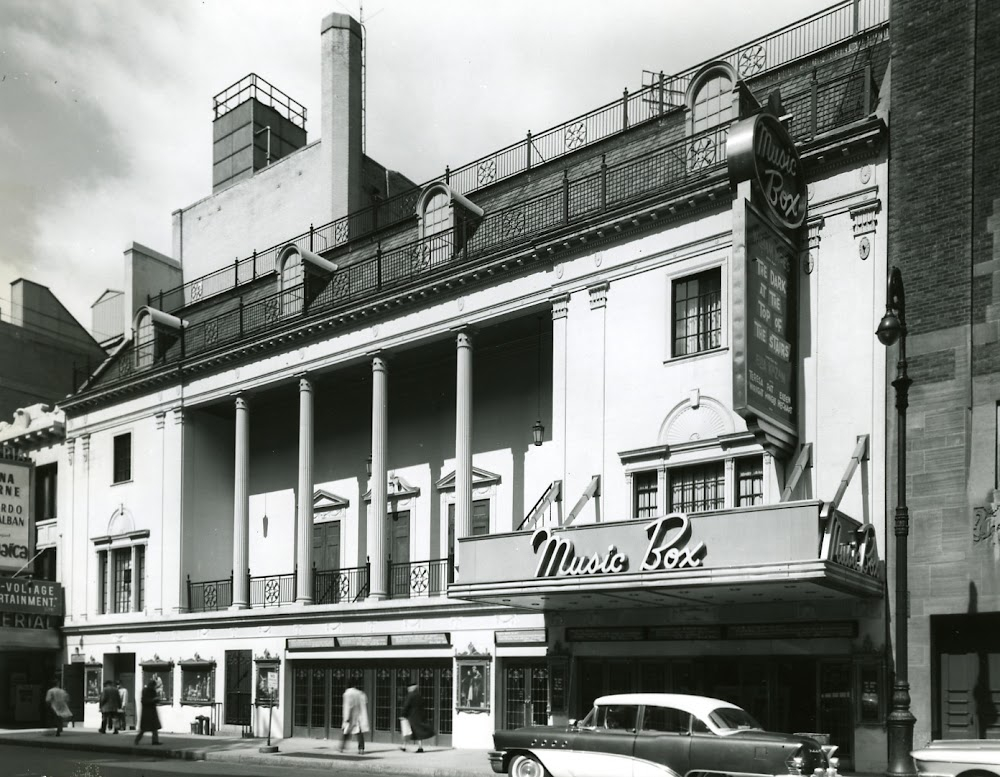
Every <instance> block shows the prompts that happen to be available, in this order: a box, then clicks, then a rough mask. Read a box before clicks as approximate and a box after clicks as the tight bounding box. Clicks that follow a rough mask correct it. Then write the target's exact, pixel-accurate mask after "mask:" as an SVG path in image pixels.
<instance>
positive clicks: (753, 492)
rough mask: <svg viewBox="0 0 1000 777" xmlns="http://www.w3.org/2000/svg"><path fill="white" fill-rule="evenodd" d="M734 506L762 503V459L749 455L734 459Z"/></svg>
mask: <svg viewBox="0 0 1000 777" xmlns="http://www.w3.org/2000/svg"><path fill="white" fill-rule="evenodd" d="M735 502H736V506H737V507H749V506H750V505H762V504H764V459H763V457H762V456H749V457H747V458H742V459H737V460H736V499H735Z"/></svg>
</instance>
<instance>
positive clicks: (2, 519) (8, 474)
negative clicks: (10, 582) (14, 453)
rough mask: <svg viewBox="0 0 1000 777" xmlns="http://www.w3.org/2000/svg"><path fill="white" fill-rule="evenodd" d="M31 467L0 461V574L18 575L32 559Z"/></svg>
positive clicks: (33, 544) (27, 464)
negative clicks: (14, 573)
mask: <svg viewBox="0 0 1000 777" xmlns="http://www.w3.org/2000/svg"><path fill="white" fill-rule="evenodd" d="M31 475H32V468H31V464H30V463H27V462H21V461H15V460H10V459H0V572H18V571H20V570H22V569H24V568H25V566H26V565H27V563H28V562H29V561H30V560H31V557H32V556H34V546H35V537H34V534H35V532H34V523H33V522H32V520H31Z"/></svg>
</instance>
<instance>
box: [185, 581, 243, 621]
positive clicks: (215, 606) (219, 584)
mask: <svg viewBox="0 0 1000 777" xmlns="http://www.w3.org/2000/svg"><path fill="white" fill-rule="evenodd" d="M187 591H188V612H211V611H214V610H228V609H229V608H230V607H231V606H232V604H233V577H232V575H230V576H229V577H228V578H227V579H225V580H208V581H205V582H200V583H192V582H191V575H188V576H187Z"/></svg>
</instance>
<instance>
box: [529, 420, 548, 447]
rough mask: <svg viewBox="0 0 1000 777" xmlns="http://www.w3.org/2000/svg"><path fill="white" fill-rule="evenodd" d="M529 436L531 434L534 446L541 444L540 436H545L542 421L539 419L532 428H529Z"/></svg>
mask: <svg viewBox="0 0 1000 777" xmlns="http://www.w3.org/2000/svg"><path fill="white" fill-rule="evenodd" d="M531 434H532V437H534V440H535V445H541V444H542V435H544V434H545V426H544V425H543V424H542V419H541V418H539V419H538V420H537V421H535V423H534V424H532V426H531Z"/></svg>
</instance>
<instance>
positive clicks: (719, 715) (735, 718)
mask: <svg viewBox="0 0 1000 777" xmlns="http://www.w3.org/2000/svg"><path fill="white" fill-rule="evenodd" d="M708 719H709V720H711V721H712V725H714V726H715V727H716V728H717V729H720V731H721V733H723V734H732V733H735V732H736V731H749V730H750V729H757V730H759V731H763V729H764V727H763V726H762V725H760V723H758V722H757V721H756V720H754V719H753V716H752V715H751V714H750V713H749V712H746V711H745V710H741V709H739V708H738V707H718V708H716V709H714V710H712V711H711V712H710V713H709V715H708Z"/></svg>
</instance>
